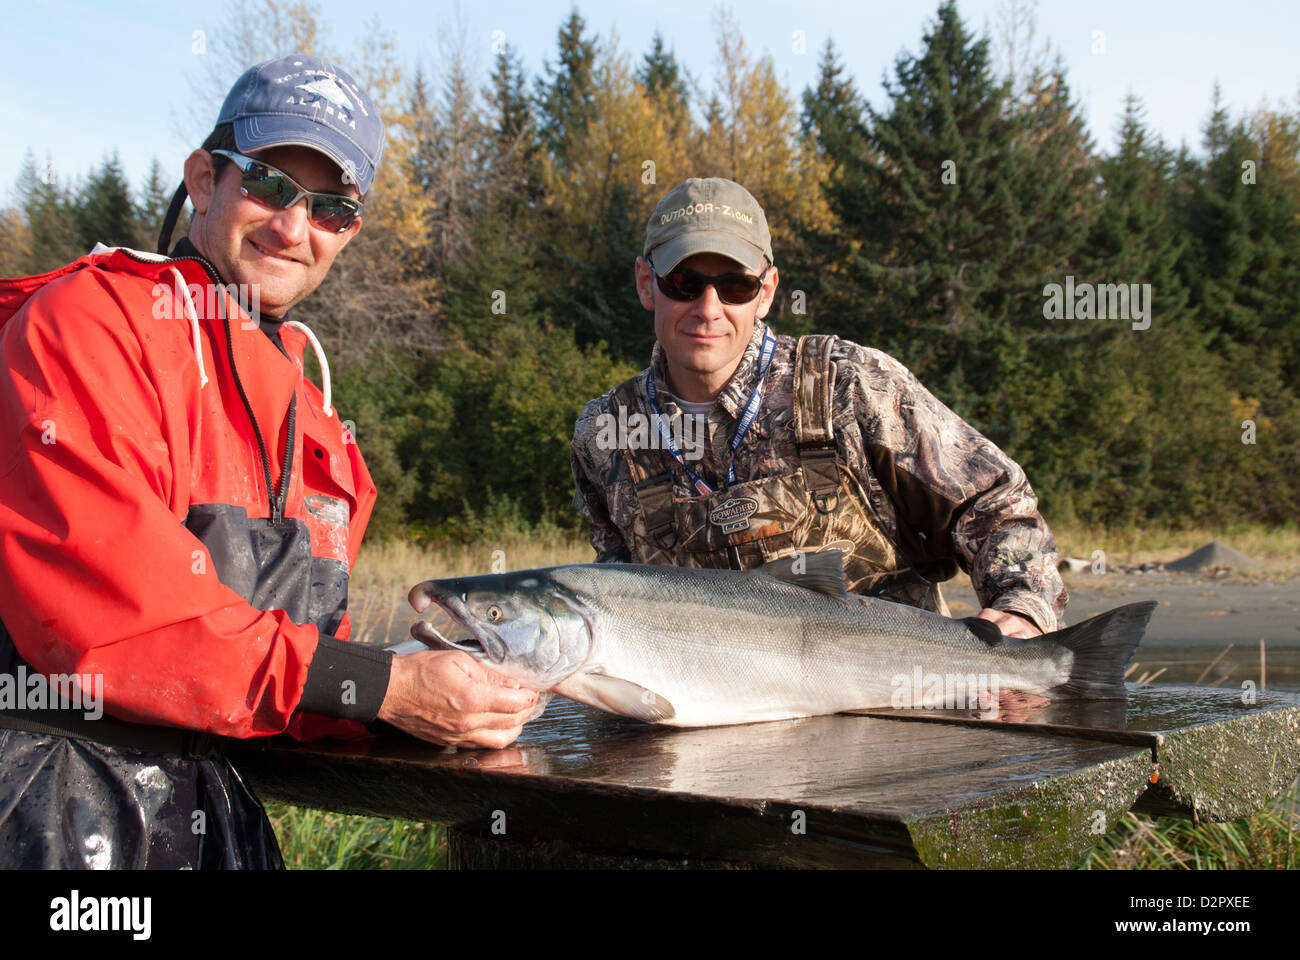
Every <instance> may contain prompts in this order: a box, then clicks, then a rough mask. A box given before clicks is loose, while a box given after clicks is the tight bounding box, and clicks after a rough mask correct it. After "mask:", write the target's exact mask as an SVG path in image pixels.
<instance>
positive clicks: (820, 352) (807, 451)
mask: <svg viewBox="0 0 1300 960" xmlns="http://www.w3.org/2000/svg"><path fill="white" fill-rule="evenodd" d="M835 340H836V338H835V337H833V336H827V335H824V334H819V335H815V336H806V337H800V338H799V344H798V346H797V347H796V348H795V362H794V436H795V445H796V447H797V448H798V451H799V460H800V461H801V463H802V465H803V475H804V481H805V482H806V483H807V484H808V489H809V490H810V491H811V492H812V499H813V505H814V506H816V507H817V512H818V513H834V512H835V510H836V509H837V508H838V507H839V505H840V494H839V490H840V468H839V462H838V458H839V453H838V451H837V449H836V447H835V428H834V426H833V425H832V423H831V420H832V415H833V404H834V397H835V370H834V368H833V367H832V366H831V348H832V347H833V346H834V345H835Z"/></svg>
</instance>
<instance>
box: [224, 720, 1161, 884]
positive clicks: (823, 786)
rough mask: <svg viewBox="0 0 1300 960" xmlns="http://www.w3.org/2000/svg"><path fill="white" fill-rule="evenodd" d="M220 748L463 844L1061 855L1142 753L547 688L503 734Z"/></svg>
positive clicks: (1103, 820) (887, 860) (257, 769)
mask: <svg viewBox="0 0 1300 960" xmlns="http://www.w3.org/2000/svg"><path fill="white" fill-rule="evenodd" d="M235 762H236V766H237V767H238V768H239V769H240V770H241V772H243V773H244V774H245V775H246V776H247V777H248V779H249V780H250V781H251V782H252V783H253V784H254V786H255V788H256V789H257V790H258V791H259V793H261V794H262V795H264V796H266V797H270V798H275V799H281V800H287V801H290V802H294V803H301V804H306V805H310V806H316V807H324V808H326V809H334V810H342V811H345V812H356V813H366V814H370V815H375V816H387V817H403V818H409V819H416V820H431V821H436V822H441V823H446V824H450V825H454V826H456V827H457V828H458V829H459V830H461V831H464V832H465V833H466V834H467V835H468V836H467V837H465V838H461V840H460V841H458V846H459V847H460V849H461V852H464V851H465V850H472V848H478V849H479V851H480V854H481V855H478V854H473V853H471V854H470V859H477V861H478V862H483V861H484V860H489V861H492V860H493V858H495V860H494V862H497V863H505V862H509V863H512V864H515V865H518V864H519V863H520V862H521V859H520V858H521V857H522V859H523V860H527V859H528V856H527V854H525V853H519V851H522V850H526V849H534V850H537V849H540V850H542V855H541V859H542V860H544V861H547V862H550V863H551V864H552V865H556V864H558V863H560V862H569V863H592V862H599V861H600V858H602V857H604V858H613V859H614V860H615V861H616V862H624V861H626V860H628V859H629V858H635V859H637V860H639V861H643V862H644V863H645V864H646V865H665V864H672V865H683V863H685V864H686V865H691V864H699V863H704V864H705V865H719V864H730V865H760V866H877V867H890V866H931V867H939V866H947V867H980V866H990V867H1012V866H1016V867H1021V866H1024V867H1064V866H1070V865H1072V864H1074V863H1076V862H1078V860H1079V859H1081V858H1082V857H1083V856H1084V855H1085V853H1086V851H1087V850H1088V849H1089V848H1090V847H1091V845H1092V844H1093V843H1095V842H1096V839H1097V836H1098V834H1099V833H1100V832H1104V830H1105V829H1106V828H1107V827H1108V826H1109V825H1110V824H1111V823H1113V822H1114V821H1115V819H1116V818H1118V817H1119V816H1120V815H1121V814H1123V812H1124V811H1126V810H1128V809H1129V808H1130V807H1131V806H1132V804H1133V803H1134V801H1135V800H1136V798H1137V797H1138V795H1139V794H1140V793H1141V792H1142V790H1143V789H1144V786H1145V784H1146V781H1147V778H1148V777H1149V775H1150V768H1151V760H1150V753H1149V750H1148V749H1147V748H1145V747H1141V746H1137V747H1135V746H1133V745H1129V744H1114V743H1099V742H1093V741H1088V740H1085V739H1082V738H1069V737H1060V736H1042V735H1037V734H1028V733H1022V732H1016V731H1000V730H981V729H966V728H963V727H960V726H958V725H939V724H914V723H908V724H904V723H898V722H896V721H890V720H878V719H872V718H862V717H844V716H833V717H815V718H810V719H806V720H794V721H786V722H781V723H765V724H751V725H746V726H739V727H713V728H708V729H700V730H673V729H667V728H659V727H648V726H646V725H643V724H639V723H636V722H635V721H630V720H625V719H623V718H619V717H613V716H610V715H608V714H603V713H600V712H598V711H593V710H590V709H589V708H586V707H583V706H581V705H579V704H575V703H572V702H571V701H566V700H562V699H558V698H557V700H556V701H555V702H554V703H553V704H552V706H551V707H550V708H549V709H548V711H547V714H546V716H545V717H543V718H542V719H541V720H539V721H535V722H534V723H532V724H530V725H528V727H526V728H525V733H524V736H523V737H521V738H520V740H519V741H518V742H517V743H516V744H515V745H514V746H512V747H510V748H507V749H506V750H500V751H454V752H448V751H446V750H444V749H442V748H438V747H435V746H432V745H429V744H423V743H420V742H418V741H414V740H412V739H410V738H407V737H405V736H394V737H388V738H383V739H381V740H379V741H374V742H369V743H362V744H339V743H325V744H288V743H282V742H276V743H263V744H254V743H247V744H241V745H240V748H239V755H238V756H237V757H236V758H235ZM494 826H498V827H504V829H505V831H506V832H505V834H504V837H502V835H500V834H495V833H493V827H494ZM494 841H500V842H502V843H505V844H507V845H508V847H509V848H510V849H513V851H514V852H510V849H508V848H507V847H505V846H503V847H495V846H494V845H493V844H494ZM486 851H493V853H491V854H488V853H487V852H486Z"/></svg>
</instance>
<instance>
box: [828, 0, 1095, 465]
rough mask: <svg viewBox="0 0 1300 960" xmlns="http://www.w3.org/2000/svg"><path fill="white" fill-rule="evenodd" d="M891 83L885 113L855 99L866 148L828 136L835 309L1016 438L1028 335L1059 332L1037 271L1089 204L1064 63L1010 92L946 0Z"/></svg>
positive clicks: (1006, 438)
mask: <svg viewBox="0 0 1300 960" xmlns="http://www.w3.org/2000/svg"><path fill="white" fill-rule="evenodd" d="M886 90H887V92H888V95H889V98H890V102H889V106H888V109H887V110H886V111H885V112H884V113H878V112H877V111H875V110H874V109H873V108H871V106H870V105H869V104H867V105H865V110H866V113H867V118H868V134H867V140H866V146H867V148H868V149H867V150H865V151H864V150H861V149H859V148H857V146H856V144H854V143H853V141H852V140H851V139H850V140H848V141H846V143H844V144H840V145H839V146H838V147H837V146H835V145H833V144H828V146H830V147H831V149H830V151H829V152H830V153H831V154H832V155H833V156H834V158H835V160H836V162H837V163H838V164H839V168H840V170H841V174H840V175H839V176H837V177H836V178H835V179H834V180H833V181H832V183H831V184H830V186H829V188H828V193H829V197H830V202H831V207H832V209H833V210H834V212H835V213H836V215H837V217H838V219H839V221H840V222H841V224H842V225H843V228H844V236H843V239H842V240H841V241H840V244H839V252H838V258H839V260H840V262H842V263H843V264H844V268H843V271H844V281H845V282H844V283H843V284H842V293H841V294H840V296H839V297H837V298H836V299H837V301H838V302H837V303H836V305H835V306H836V307H837V310H836V311H835V312H836V313H837V315H838V316H839V317H842V318H843V325H844V332H845V334H846V335H849V336H852V337H854V338H855V339H859V340H861V341H863V342H866V343H869V344H872V345H875V346H880V347H882V348H883V349H886V350H887V351H889V352H891V353H895V354H896V355H898V356H899V358H900V359H902V360H903V361H904V362H905V363H907V364H908V365H909V366H911V367H912V368H913V369H914V370H915V371H916V373H917V374H918V376H920V377H921V379H922V381H923V382H925V383H926V384H927V385H928V386H929V387H930V388H931V389H932V390H934V392H936V393H937V394H938V395H939V396H940V397H941V398H942V399H944V400H945V402H947V403H948V404H949V405H950V406H952V407H953V408H954V409H956V410H957V411H958V412H959V413H961V414H963V415H964V416H968V417H971V418H972V419H973V420H974V421H975V422H976V423H977V424H978V425H980V426H981V427H982V428H984V429H985V430H986V431H987V432H988V433H989V434H990V436H992V437H993V438H994V439H995V440H996V441H998V442H1000V443H1003V444H1004V445H1008V446H1009V447H1014V446H1015V445H1016V443H1017V442H1018V441H1019V440H1021V439H1022V438H1024V437H1027V436H1028V435H1029V433H1030V427H1029V423H1030V422H1031V419H1032V418H1030V417H1029V416H1028V415H1027V413H1026V404H1025V402H1024V401H1025V397H1024V390H1025V388H1026V385H1028V384H1032V383H1034V382H1035V380H1036V379H1037V378H1038V375H1039V372H1038V370H1037V367H1036V360H1037V358H1031V351H1030V349H1029V335H1030V334H1031V333H1034V332H1037V333H1040V334H1042V335H1054V331H1050V330H1047V329H1046V328H1045V324H1044V318H1043V312H1042V311H1043V295H1042V291H1043V287H1044V284H1045V282H1047V281H1048V280H1049V279H1051V278H1052V277H1053V276H1056V277H1057V279H1063V278H1062V277H1060V274H1061V273H1063V272H1064V271H1063V270H1062V269H1061V268H1062V267H1066V266H1068V265H1069V258H1070V256H1071V255H1072V254H1073V253H1074V252H1075V251H1076V250H1077V249H1078V248H1079V247H1080V246H1081V245H1082V242H1083V239H1084V234H1085V233H1086V230H1087V226H1088V223H1089V222H1090V220H1091V217H1092V215H1093V211H1092V206H1093V201H1092V200H1091V199H1090V197H1089V195H1088V189H1087V182H1088V180H1089V178H1090V171H1089V168H1088V164H1089V156H1090V154H1089V149H1088V144H1087V141H1086V138H1085V136H1084V134H1083V131H1082V125H1081V123H1080V122H1079V120H1078V117H1077V115H1076V113H1075V110H1074V107H1073V105H1072V104H1071V102H1070V99H1069V93H1068V89H1067V88H1066V85H1065V83H1064V79H1063V78H1062V77H1060V76H1059V74H1058V75H1054V76H1052V77H1050V78H1044V79H1043V81H1042V90H1041V94H1040V96H1039V97H1038V98H1036V101H1035V103H1034V105H1033V106H1032V107H1030V108H1027V109H1026V110H1017V109H1015V108H1014V107H1013V106H1012V105H1010V104H1009V102H1008V91H1009V85H1008V83H1007V82H1005V81H1004V82H998V81H996V80H995V79H994V78H993V77H992V76H991V74H990V69H989V55H988V40H987V39H986V38H980V39H975V38H973V37H972V36H971V35H970V34H969V33H968V32H967V30H966V28H965V26H964V24H963V23H962V22H961V19H960V17H959V16H958V14H957V10H956V7H955V5H954V4H953V3H951V2H945V3H944V4H943V5H942V6H941V7H940V8H939V12H938V20H937V22H936V23H935V24H934V26H933V27H932V28H931V29H930V30H929V32H927V33H926V34H925V36H924V40H923V49H922V51H921V53H920V54H919V55H917V56H908V55H903V56H901V57H900V58H899V60H898V61H897V63H896V65H895V79H894V81H893V82H891V83H887V84H886ZM1051 402H1052V400H1051V397H1050V396H1043V397H1040V398H1037V399H1035V400H1034V401H1033V403H1034V404H1039V403H1041V404H1050V403H1051Z"/></svg>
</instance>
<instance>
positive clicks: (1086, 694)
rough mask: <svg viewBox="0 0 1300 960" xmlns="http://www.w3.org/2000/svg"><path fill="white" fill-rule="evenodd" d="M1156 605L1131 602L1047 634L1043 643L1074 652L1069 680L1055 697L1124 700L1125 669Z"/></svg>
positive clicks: (1058, 690)
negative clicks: (1047, 641) (1059, 646)
mask: <svg viewBox="0 0 1300 960" xmlns="http://www.w3.org/2000/svg"><path fill="white" fill-rule="evenodd" d="M1156 606H1157V604H1156V602H1155V601H1154V600H1144V601H1143V602H1141V603H1128V604H1125V605H1124V606H1122V607H1116V608H1115V609H1114V610H1108V611H1106V612H1105V613H1099V614H1097V615H1096V616H1095V617H1089V618H1088V619H1087V620H1085V621H1083V623H1076V624H1075V625H1074V626H1072V627H1066V628H1064V629H1063V630H1057V631H1056V632H1055V633H1049V634H1047V635H1045V636H1044V637H1043V638H1042V639H1043V640H1050V641H1052V642H1054V643H1059V644H1060V645H1061V646H1063V647H1066V648H1068V649H1070V650H1073V651H1074V663H1073V665H1072V666H1071V667H1070V677H1069V679H1068V680H1066V681H1065V682H1064V683H1062V684H1060V685H1059V686H1056V687H1053V688H1052V691H1051V693H1052V695H1053V696H1054V697H1057V698H1062V699H1073V700H1123V699H1124V698H1125V697H1126V696H1127V690H1126V688H1125V687H1124V668H1125V667H1127V666H1128V664H1129V661H1130V660H1132V659H1133V654H1134V653H1135V652H1136V651H1137V648H1138V644H1139V643H1141V642H1142V637H1143V635H1144V634H1145V633H1146V629H1147V622H1148V621H1150V619H1151V614H1152V612H1153V611H1154V610H1155V608H1156Z"/></svg>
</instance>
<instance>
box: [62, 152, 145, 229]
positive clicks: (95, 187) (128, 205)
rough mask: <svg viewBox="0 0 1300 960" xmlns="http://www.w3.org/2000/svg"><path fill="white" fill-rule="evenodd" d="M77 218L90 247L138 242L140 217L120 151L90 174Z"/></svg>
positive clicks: (79, 201) (75, 214)
mask: <svg viewBox="0 0 1300 960" xmlns="http://www.w3.org/2000/svg"><path fill="white" fill-rule="evenodd" d="M74 219H75V221H76V224H77V236H78V238H79V239H80V241H81V245H82V247H83V248H84V249H85V250H87V251H89V250H90V249H91V248H92V247H93V246H94V245H95V244H96V243H103V244H104V245H105V246H109V247H123V246H125V247H129V246H132V245H134V244H135V243H136V238H137V235H138V229H139V227H138V224H139V221H138V219H137V215H136V210H135V204H134V203H132V201H131V190H130V187H128V186H127V182H126V177H125V176H124V175H123V173H122V162H121V160H119V159H118V156H117V152H116V151H114V153H113V155H112V156H111V157H106V158H105V159H104V162H103V163H102V164H100V166H99V169H98V170H95V171H93V172H92V173H91V174H90V175H89V176H88V177H87V178H86V182H85V184H84V185H83V186H82V188H81V191H80V195H79V197H78V199H77V204H76V207H75V209H74Z"/></svg>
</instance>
